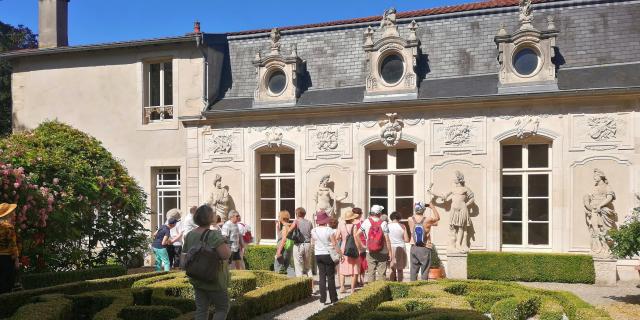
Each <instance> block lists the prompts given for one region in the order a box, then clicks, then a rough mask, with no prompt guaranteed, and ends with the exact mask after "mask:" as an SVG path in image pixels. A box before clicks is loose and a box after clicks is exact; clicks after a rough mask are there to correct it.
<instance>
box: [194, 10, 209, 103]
mask: <svg viewBox="0 0 640 320" xmlns="http://www.w3.org/2000/svg"><path fill="white" fill-rule="evenodd" d="M193 31H194V33H195V34H196V46H197V47H198V49H200V52H201V53H202V104H203V109H202V110H203V111H207V109H208V108H209V57H208V56H207V48H206V45H205V43H204V36H203V33H202V32H200V22H198V21H196V22H195V23H194V27H193Z"/></svg>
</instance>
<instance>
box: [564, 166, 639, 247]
mask: <svg viewBox="0 0 640 320" xmlns="http://www.w3.org/2000/svg"><path fill="white" fill-rule="evenodd" d="M569 167H570V175H571V176H570V179H569V183H570V188H569V197H570V205H571V209H570V212H571V214H570V217H569V218H570V221H568V223H569V226H567V228H566V229H567V230H569V232H570V241H571V242H570V245H571V246H570V251H579V252H589V251H590V250H591V243H592V234H591V232H590V230H589V224H590V219H589V214H588V213H587V212H586V204H585V202H586V200H585V198H586V195H592V194H593V193H594V190H595V189H597V188H598V185H599V184H601V183H602V180H601V179H599V177H598V175H597V174H596V173H595V172H596V171H595V170H596V169H598V171H600V172H603V173H605V174H606V175H605V176H606V186H607V188H606V189H607V190H610V191H612V192H615V196H614V198H615V200H614V201H612V202H610V203H605V205H608V208H609V209H610V210H612V211H614V212H617V221H624V219H625V216H626V215H628V214H629V213H630V212H631V209H632V208H633V197H634V191H636V183H635V177H634V175H633V173H632V163H631V162H630V161H629V160H626V159H620V158H617V157H613V156H608V155H596V156H590V157H587V158H585V159H583V160H580V161H575V162H573V163H572V164H571V165H570V166H569ZM596 203H597V204H599V205H600V204H602V203H604V201H596ZM592 218H593V217H592ZM617 221H616V223H617Z"/></svg>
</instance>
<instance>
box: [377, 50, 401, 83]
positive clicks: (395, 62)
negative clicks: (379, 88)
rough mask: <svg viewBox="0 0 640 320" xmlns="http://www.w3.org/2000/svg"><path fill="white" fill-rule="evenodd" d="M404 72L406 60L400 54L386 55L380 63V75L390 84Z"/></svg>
mask: <svg viewBox="0 0 640 320" xmlns="http://www.w3.org/2000/svg"><path fill="white" fill-rule="evenodd" d="M403 74H404V61H402V57H400V55H398V54H390V55H388V56H386V57H385V58H384V59H383V60H382V63H381V64H380V76H382V79H383V80H384V81H385V82H386V83H388V84H395V83H397V82H398V81H400V79H402V75H403Z"/></svg>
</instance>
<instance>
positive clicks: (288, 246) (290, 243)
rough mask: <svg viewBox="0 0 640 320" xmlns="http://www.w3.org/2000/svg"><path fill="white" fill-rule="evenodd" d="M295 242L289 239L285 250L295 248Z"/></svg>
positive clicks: (285, 244)
mask: <svg viewBox="0 0 640 320" xmlns="http://www.w3.org/2000/svg"><path fill="white" fill-rule="evenodd" d="M293 244H294V243H293V240H291V239H289V238H287V241H285V243H284V249H285V250H290V249H291V248H293Z"/></svg>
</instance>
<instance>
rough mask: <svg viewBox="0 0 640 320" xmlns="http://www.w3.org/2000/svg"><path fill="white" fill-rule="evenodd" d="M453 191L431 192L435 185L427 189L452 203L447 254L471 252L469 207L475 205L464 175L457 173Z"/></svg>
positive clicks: (436, 196)
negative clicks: (444, 192) (443, 192)
mask: <svg viewBox="0 0 640 320" xmlns="http://www.w3.org/2000/svg"><path fill="white" fill-rule="evenodd" d="M453 184H454V186H453V189H451V191H449V192H447V193H446V194H442V195H439V194H436V193H434V192H433V191H431V188H432V187H433V183H432V184H431V185H429V188H427V194H429V196H431V197H435V198H436V199H440V200H441V201H442V202H447V201H451V210H450V212H449V214H450V215H449V239H450V242H449V248H448V249H447V252H460V253H466V252H469V245H468V243H469V242H468V241H469V240H468V238H469V233H468V228H469V227H471V216H470V215H469V211H470V210H469V207H470V206H472V205H473V204H474V203H475V197H474V194H473V191H471V189H470V188H469V187H467V186H465V180H464V175H463V174H462V172H460V171H456V172H455V177H454V179H453Z"/></svg>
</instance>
